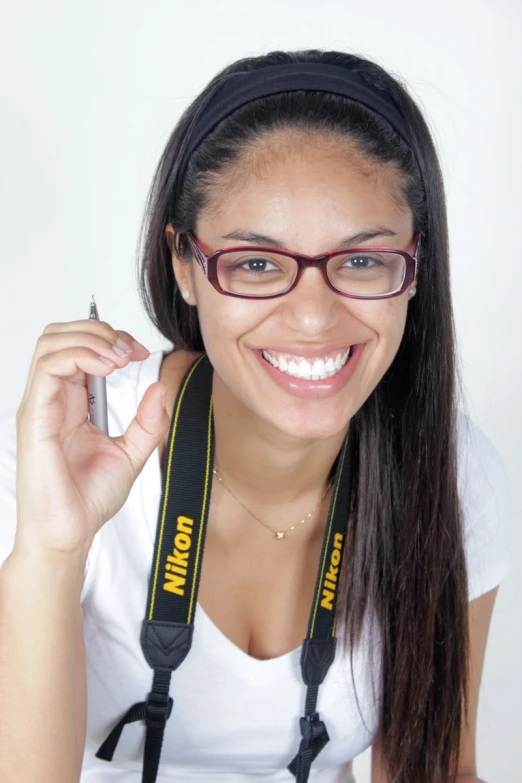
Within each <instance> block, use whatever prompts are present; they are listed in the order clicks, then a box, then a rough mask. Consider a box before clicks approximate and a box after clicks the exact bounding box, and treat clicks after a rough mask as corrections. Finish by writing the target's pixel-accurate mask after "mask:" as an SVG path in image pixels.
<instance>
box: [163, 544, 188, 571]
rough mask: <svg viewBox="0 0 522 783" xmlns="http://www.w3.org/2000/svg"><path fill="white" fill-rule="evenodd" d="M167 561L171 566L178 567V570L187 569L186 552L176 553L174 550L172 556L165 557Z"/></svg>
mask: <svg viewBox="0 0 522 783" xmlns="http://www.w3.org/2000/svg"><path fill="white" fill-rule="evenodd" d="M167 560H168V561H169V563H172V565H175V566H179V567H180V568H185V569H186V568H188V552H178V550H177V549H175V550H174V554H173V555H167Z"/></svg>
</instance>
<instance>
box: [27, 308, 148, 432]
mask: <svg viewBox="0 0 522 783" xmlns="http://www.w3.org/2000/svg"><path fill="white" fill-rule="evenodd" d="M121 340H123V341H124V342H125V343H127V347H126V346H124V345H122V344H121ZM118 341H120V342H118ZM149 353H150V352H149V351H148V350H147V349H146V348H144V347H143V346H141V349H140V348H139V347H137V346H136V345H135V344H134V338H133V337H132V335H131V334H130V333H129V332H126V331H124V330H116V329H113V328H112V326H110V324H108V323H106V322H105V321H93V320H90V319H84V320H80V321H70V322H65V323H51V324H48V325H47V326H46V327H45V329H44V330H43V333H42V334H41V335H40V337H39V338H38V340H37V343H36V347H35V351H34V353H33V356H32V359H31V365H30V369H29V373H28V378H27V383H26V387H25V391H24V394H23V396H22V400H21V403H20V407H19V409H18V411H17V414H16V417H17V421H18V419H19V418H20V416H21V414H22V413H23V411H24V410H25V409H26V408H27V406H28V405H30V406H31V407H32V406H40V407H41V408H42V410H43V409H45V407H46V406H47V405H50V404H51V403H52V402H53V401H55V400H56V396H57V395H58V394H60V392H63V381H64V379H67V380H68V381H69V382H70V383H73V384H80V385H82V386H84V387H85V386H86V379H85V373H87V374H89V375H103V376H106V375H109V374H110V373H111V372H112V371H113V370H114V369H115V368H116V367H123V366H125V365H126V364H127V362H128V361H143V359H145V358H146V357H147V356H148V355H149ZM100 357H104V358H105V359H106V360H109V361H110V362H112V363H111V364H106V363H104V362H103V361H101V359H100ZM54 418H56V415H55V416H54ZM46 432H53V433H55V432H56V427H55V426H54V424H53V426H52V427H51V428H50V429H49V428H46Z"/></svg>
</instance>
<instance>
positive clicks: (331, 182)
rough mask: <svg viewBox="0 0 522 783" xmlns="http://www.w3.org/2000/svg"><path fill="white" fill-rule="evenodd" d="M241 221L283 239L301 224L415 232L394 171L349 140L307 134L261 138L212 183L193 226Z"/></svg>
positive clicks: (285, 133)
mask: <svg viewBox="0 0 522 783" xmlns="http://www.w3.org/2000/svg"><path fill="white" fill-rule="evenodd" d="M239 221H241V222H242V223H244V224H245V225H246V224H248V225H249V226H250V227H252V226H253V225H255V226H256V227H257V228H260V226H261V224H263V225H265V226H268V225H269V226H270V227H271V229H272V230H273V231H276V230H278V231H279V235H283V231H284V227H286V229H287V233H286V235H287V236H288V231H289V230H292V228H293V229H296V228H298V227H299V226H300V225H301V226H305V225H308V226H309V227H310V229H311V230H313V227H314V226H317V227H319V226H321V225H323V226H324V227H325V228H328V227H331V228H332V229H333V230H335V225H336V224H337V223H339V224H343V225H344V226H345V227H346V226H352V225H357V226H364V225H366V224H368V223H375V222H379V223H381V222H383V221H387V222H388V223H393V225H394V226H395V227H396V228H397V229H398V231H401V226H403V227H404V230H405V231H407V230H410V229H411V227H412V216H411V210H410V208H409V206H408V205H407V203H406V201H405V197H404V195H403V192H402V188H401V178H400V175H399V172H398V171H397V169H396V168H395V167H394V166H392V165H390V164H383V163H380V162H376V161H373V160H371V159H369V158H368V157H367V156H365V155H364V154H363V153H362V152H361V151H360V150H358V149H357V147H356V146H355V144H354V143H353V142H350V141H349V140H347V139H346V138H339V137H333V136H318V135H317V134H316V133H313V134H312V133H311V132H310V133H306V132H304V131H292V132H289V131H285V132H284V133H283V132H272V133H270V134H265V136H264V137H262V138H260V139H258V140H256V142H255V143H254V144H251V145H249V146H248V147H246V148H245V149H243V150H242V152H241V154H240V156H239V158H238V159H236V161H234V163H233V164H231V165H230V166H228V168H227V169H225V170H223V171H222V172H220V174H219V175H217V176H216V177H215V178H214V179H213V180H212V181H211V184H210V187H209V189H208V191H207V199H206V203H205V205H204V206H203V208H202V210H201V213H200V219H199V220H198V226H199V225H201V224H205V225H206V226H208V225H209V222H212V223H213V224H215V225H219V226H222V225H228V224H229V223H230V222H232V223H234V225H235V226H236V225H237V224H238V222H239ZM283 224H284V225H283ZM267 233H268V232H267Z"/></svg>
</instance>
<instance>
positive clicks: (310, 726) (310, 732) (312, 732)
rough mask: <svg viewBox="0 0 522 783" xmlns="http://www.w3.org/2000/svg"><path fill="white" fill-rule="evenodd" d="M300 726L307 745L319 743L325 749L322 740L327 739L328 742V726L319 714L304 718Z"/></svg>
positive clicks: (301, 719) (315, 713)
mask: <svg viewBox="0 0 522 783" xmlns="http://www.w3.org/2000/svg"><path fill="white" fill-rule="evenodd" d="M299 725H300V727H301V736H302V738H303V739H304V741H305V742H306V743H310V744H312V743H314V744H315V743H317V744H318V745H319V744H320V745H321V747H323V743H322V740H323V739H326V742H328V739H329V737H328V733H327V731H326V726H325V724H324V723H323V721H322V720H320V718H319V713H318V712H312V713H311V714H310V715H305V717H304V718H299ZM325 735H326V736H325ZM326 742H325V743H324V744H326Z"/></svg>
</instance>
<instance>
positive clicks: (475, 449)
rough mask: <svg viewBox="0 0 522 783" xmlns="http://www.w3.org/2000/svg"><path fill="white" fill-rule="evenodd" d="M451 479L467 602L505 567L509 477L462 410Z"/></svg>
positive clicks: (488, 442)
mask: <svg viewBox="0 0 522 783" xmlns="http://www.w3.org/2000/svg"><path fill="white" fill-rule="evenodd" d="M457 480H458V491H459V499H460V502H461V508H462V516H463V519H462V522H463V534H464V544H465V550H466V557H467V565H468V578H469V600H470V601H471V600H473V599H474V598H477V597H478V596H480V595H483V594H484V593H486V592H487V591H488V590H491V589H492V588H493V587H496V586H497V585H498V584H500V582H501V581H502V580H503V579H504V577H505V576H506V574H507V573H508V571H509V568H510V565H511V555H510V544H509V529H510V519H511V513H512V509H511V488H510V482H509V477H508V473H507V469H506V465H505V463H504V460H503V458H502V456H501V454H500V452H499V450H498V448H497V447H496V446H495V444H494V443H493V441H492V440H491V439H490V438H489V437H488V436H487V435H486V434H485V433H484V432H483V430H482V429H481V428H480V427H479V426H478V425H477V424H476V423H474V422H473V421H472V420H471V419H470V418H469V416H468V415H467V414H466V413H464V411H462V410H459V413H458V421H457Z"/></svg>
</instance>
